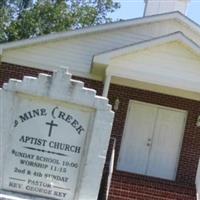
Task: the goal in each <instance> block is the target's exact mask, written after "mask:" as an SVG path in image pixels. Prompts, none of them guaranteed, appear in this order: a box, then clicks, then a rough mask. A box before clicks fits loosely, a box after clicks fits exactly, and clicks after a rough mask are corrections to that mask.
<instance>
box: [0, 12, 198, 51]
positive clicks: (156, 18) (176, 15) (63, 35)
mask: <svg viewBox="0 0 200 200" xmlns="http://www.w3.org/2000/svg"><path fill="white" fill-rule="evenodd" d="M164 20H177V21H179V22H181V23H183V24H184V25H185V26H187V27H188V28H190V29H192V30H193V31H195V32H197V33H198V34H199V33H200V26H199V25H198V24H197V23H195V22H194V21H192V20H190V19H189V18H188V17H186V16H185V15H183V14H181V13H180V12H170V13H165V14H159V15H152V16H147V17H141V18H136V19H131V20H125V21H120V22H113V23H109V24H103V25H98V26H93V27H87V28H82V29H78V30H73V31H67V32H60V33H52V34H48V35H45V36H39V37H36V38H31V39H25V40H20V41H15V42H9V43H4V44H0V53H1V51H2V50H4V49H11V48H19V47H23V46H29V45H34V44H39V43H43V42H50V41H55V40H62V39H67V38H70V37H76V36H79V35H85V34H90V33H95V32H103V31H108V30H113V29H119V28H124V27H129V26H135V25H138V24H140V25H141V24H146V23H153V22H160V21H164Z"/></svg>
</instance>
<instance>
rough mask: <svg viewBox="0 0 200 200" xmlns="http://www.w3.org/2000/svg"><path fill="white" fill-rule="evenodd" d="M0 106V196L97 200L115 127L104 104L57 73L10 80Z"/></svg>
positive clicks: (111, 115) (109, 110)
mask: <svg viewBox="0 0 200 200" xmlns="http://www.w3.org/2000/svg"><path fill="white" fill-rule="evenodd" d="M0 106H1V110H0V114H1V124H0V131H1V132H0V136H1V137H0V152H1V154H0V193H2V194H8V195H13V196H16V197H17V196H18V197H25V198H27V197H28V198H31V197H32V198H34V199H35V198H36V199H37V198H38V199H41V198H43V197H44V198H53V199H64V200H86V199H87V200H95V199H97V196H98V191H99V187H100V181H101V175H102V171H103V166H104V162H105V157H106V151H107V148H108V143H109V138H110V132H111V127H112V122H113V112H112V111H111V107H110V105H108V102H107V99H105V98H103V97H99V96H96V93H95V91H94V90H91V89H87V88H84V87H83V83H82V82H80V81H75V80H72V79H71V76H70V75H69V74H67V73H66V71H65V70H64V69H60V70H59V71H58V72H55V73H54V74H53V76H50V75H45V74H40V75H39V77H38V78H33V77H24V79H23V81H19V80H14V79H10V80H9V82H8V83H7V84H4V86H3V89H1V90H0Z"/></svg>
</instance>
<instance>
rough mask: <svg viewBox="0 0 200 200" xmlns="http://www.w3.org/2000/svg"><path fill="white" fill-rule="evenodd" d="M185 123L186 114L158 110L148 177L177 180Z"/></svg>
mask: <svg viewBox="0 0 200 200" xmlns="http://www.w3.org/2000/svg"><path fill="white" fill-rule="evenodd" d="M184 122H185V113H184V112H180V111H174V110H167V109H162V108H159V109H158V115H157V119H156V125H155V132H154V134H153V137H152V149H151V153H150V156H149V162H148V170H147V175H150V176H155V177H160V178H165V179H170V180H173V179H175V175H176V169H177V164H178V160H179V154H180V148H181V143H182V137H183V128H184V124H185V123H184Z"/></svg>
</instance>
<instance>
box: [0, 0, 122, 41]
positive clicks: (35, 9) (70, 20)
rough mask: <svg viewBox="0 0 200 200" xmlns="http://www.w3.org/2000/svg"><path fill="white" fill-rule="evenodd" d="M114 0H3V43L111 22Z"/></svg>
mask: <svg viewBox="0 0 200 200" xmlns="http://www.w3.org/2000/svg"><path fill="white" fill-rule="evenodd" d="M117 8H119V3H115V2H113V0H37V1H32V0H9V1H6V0H0V28H1V30H3V31H2V32H1V33H0V42H5V41H13V40H20V39H25V38H32V37H36V36H39V35H44V34H49V33H52V32H61V31H66V30H69V29H77V28H82V27H86V26H91V25H97V24H102V23H107V22H111V21H112V20H111V18H109V17H108V14H109V13H112V12H114V11H115V10H116V9H117Z"/></svg>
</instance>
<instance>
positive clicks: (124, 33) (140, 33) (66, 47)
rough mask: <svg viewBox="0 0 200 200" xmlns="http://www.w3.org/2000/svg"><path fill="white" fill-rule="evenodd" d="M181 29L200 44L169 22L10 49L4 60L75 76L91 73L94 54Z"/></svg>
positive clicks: (175, 24) (4, 53)
mask: <svg viewBox="0 0 200 200" xmlns="http://www.w3.org/2000/svg"><path fill="white" fill-rule="evenodd" d="M180 30H183V31H184V33H185V34H186V35H188V36H191V37H193V38H194V40H195V41H196V42H198V43H199V44H200V39H199V36H197V35H195V33H192V32H191V31H189V30H188V29H186V28H185V27H183V26H181V25H180V23H178V22H177V21H172V20H171V21H170V20H168V21H164V22H162V23H158V22H157V23H152V24H144V25H140V26H139V25H138V26H133V27H128V28H123V29H118V30H111V31H107V32H98V33H91V34H86V35H81V36H76V37H71V38H68V39H65V40H64V39H62V40H60V41H54V42H48V43H41V44H37V45H34V46H28V47H24V48H19V49H10V50H9V49H8V50H6V51H4V52H3V55H2V58H1V60H2V62H8V63H13V64H19V65H23V66H30V67H36V68H42V69H47V70H52V69H55V68H57V67H58V66H67V67H69V68H70V71H72V72H73V73H75V74H76V72H77V73H81V74H89V73H90V70H91V61H92V58H93V56H94V55H95V54H99V53H101V52H104V51H108V50H111V49H115V48H119V47H122V46H125V45H130V44H133V43H135V42H139V41H143V40H147V39H151V38H153V37H158V36H160V35H165V34H168V33H172V32H176V31H180Z"/></svg>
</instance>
